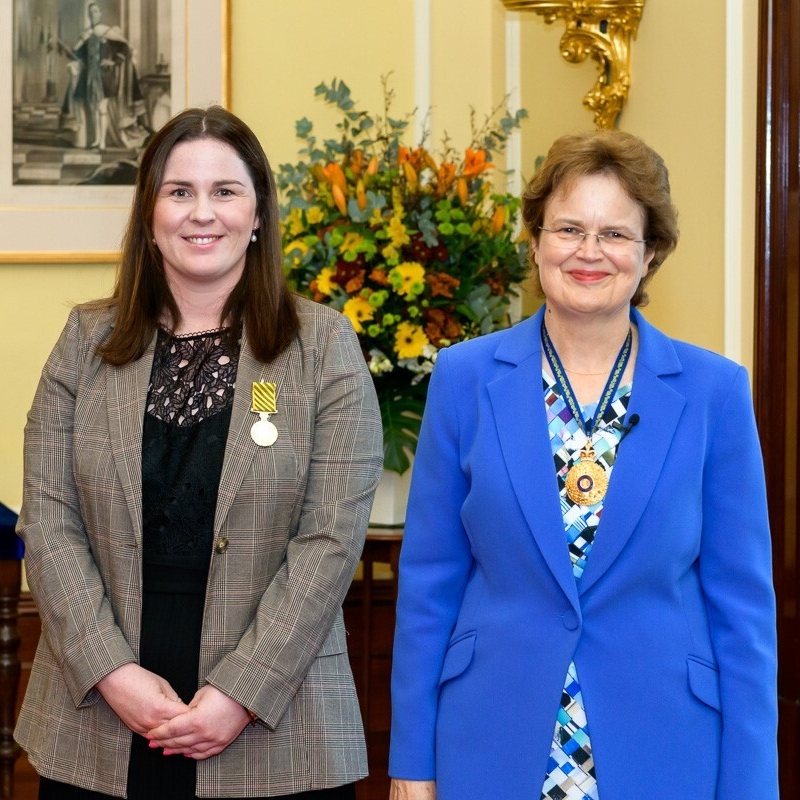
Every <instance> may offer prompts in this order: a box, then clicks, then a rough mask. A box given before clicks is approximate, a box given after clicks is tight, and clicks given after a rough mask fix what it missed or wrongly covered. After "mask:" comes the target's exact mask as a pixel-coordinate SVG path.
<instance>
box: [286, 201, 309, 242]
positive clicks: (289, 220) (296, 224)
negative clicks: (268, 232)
mask: <svg viewBox="0 0 800 800" xmlns="http://www.w3.org/2000/svg"><path fill="white" fill-rule="evenodd" d="M284 225H285V226H286V230H287V231H288V232H289V236H299V235H300V234H301V233H302V232H303V229H304V228H305V226H304V225H303V211H302V210H301V209H299V208H293V209H292V210H291V211H290V212H289V213H288V214H287V215H286V221H285V222H284Z"/></svg>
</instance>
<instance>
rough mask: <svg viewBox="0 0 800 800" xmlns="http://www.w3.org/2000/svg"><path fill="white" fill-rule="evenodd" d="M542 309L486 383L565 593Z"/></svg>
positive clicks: (566, 564)
mask: <svg viewBox="0 0 800 800" xmlns="http://www.w3.org/2000/svg"><path fill="white" fill-rule="evenodd" d="M542 313H543V312H542V311H540V312H539V313H538V314H536V315H535V316H534V317H533V318H531V319H530V320H528V321H526V322H522V323H519V324H518V325H516V326H515V327H514V328H513V329H512V331H511V332H510V334H509V336H508V337H506V339H505V340H504V341H503V343H502V344H501V346H500V348H499V349H498V351H497V353H496V354H495V358H497V360H498V361H505V362H507V363H509V364H512V365H514V367H513V368H512V369H510V370H509V371H508V372H506V373H505V374H504V375H503V376H502V377H500V378H498V379H496V380H494V381H492V382H491V383H490V384H489V385H488V391H489V397H490V398H491V403H492V410H493V412H494V416H495V420H496V423H497V431H498V438H499V440H500V449H501V451H502V454H503V459H504V461H505V465H506V469H507V471H508V475H509V477H510V480H511V485H512V487H513V489H514V492H515V494H516V495H517V498H518V500H519V504H520V507H521V508H522V511H523V514H524V515H525V519H526V521H527V523H528V527H529V528H530V532H531V534H532V535H533V538H534V540H535V542H536V544H537V546H538V547H539V550H540V551H541V553H542V555H543V556H544V558H545V560H546V562H547V564H548V566H549V567H550V570H551V572H552V573H553V575H554V577H555V579H556V580H557V581H558V583H559V585H560V586H561V588H562V589H563V591H564V593H565V594H566V595H567V597H568V598H569V599H570V601H571V602H572V603H573V606H574V607H575V608H576V610H577V608H578V594H577V589H576V585H575V578H574V577H573V575H572V567H571V565H570V560H569V556H568V553H567V544H566V539H565V536H564V521H563V519H562V516H561V504H560V501H559V496H558V484H557V481H556V476H555V473H554V466H553V453H552V449H551V446H550V439H549V436H548V428H547V416H546V414H545V409H544V403H542V401H541V398H542V355H541V352H542V351H541V339H540V335H539V331H540V328H541V317H542Z"/></svg>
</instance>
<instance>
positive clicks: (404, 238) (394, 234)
mask: <svg viewBox="0 0 800 800" xmlns="http://www.w3.org/2000/svg"><path fill="white" fill-rule="evenodd" d="M386 233H388V234H389V238H390V239H391V240H392V244H393V245H394V246H395V247H402V246H403V245H404V244H408V243H409V242H410V241H411V239H410V238H409V236H408V233H407V232H406V226H405V225H403V221H402V220H401V219H400V217H398V216H394V217H392V218H391V219H390V220H389V224H388V225H387V226H386Z"/></svg>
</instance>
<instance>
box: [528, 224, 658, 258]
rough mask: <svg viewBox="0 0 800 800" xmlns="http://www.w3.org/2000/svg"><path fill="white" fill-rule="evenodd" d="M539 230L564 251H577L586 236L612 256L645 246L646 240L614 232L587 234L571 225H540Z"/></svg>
mask: <svg viewBox="0 0 800 800" xmlns="http://www.w3.org/2000/svg"><path fill="white" fill-rule="evenodd" d="M539 230H540V231H544V232H545V233H551V234H553V238H554V239H555V240H556V243H557V244H558V246H559V247H563V248H564V249H565V250H577V249H578V248H579V247H580V246H581V245H582V244H583V243H584V242H585V241H586V237H587V236H594V237H595V239H597V246H598V247H599V248H600V249H601V250H602V251H603V252H604V253H608V254H612V255H613V254H615V253H629V252H630V251H631V248H632V247H633V246H634V245H636V244H647V239H634V238H633V237H632V236H628V235H627V234H625V233H620V232H619V231H615V230H608V231H600V233H589V232H588V231H582V230H581V229H580V228H576V227H574V226H573V225H565V226H564V227H563V228H545V227H544V226H543V225H540V226H539Z"/></svg>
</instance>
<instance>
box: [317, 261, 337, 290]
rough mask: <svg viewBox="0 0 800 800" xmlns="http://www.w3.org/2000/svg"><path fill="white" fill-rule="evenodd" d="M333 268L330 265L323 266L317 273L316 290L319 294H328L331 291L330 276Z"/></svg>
mask: <svg viewBox="0 0 800 800" xmlns="http://www.w3.org/2000/svg"><path fill="white" fill-rule="evenodd" d="M334 274H335V270H333V269H331V268H330V267H323V268H322V269H321V270H320V271H319V275H317V291H318V292H319V293H320V294H324V295H330V294H331V292H332V291H333V283H332V282H331V278H332V277H333V276H334Z"/></svg>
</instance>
